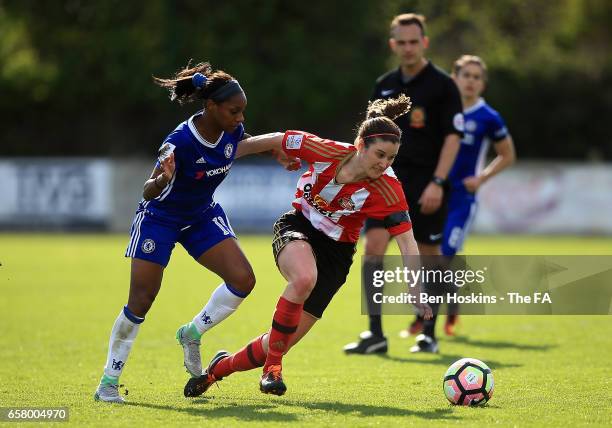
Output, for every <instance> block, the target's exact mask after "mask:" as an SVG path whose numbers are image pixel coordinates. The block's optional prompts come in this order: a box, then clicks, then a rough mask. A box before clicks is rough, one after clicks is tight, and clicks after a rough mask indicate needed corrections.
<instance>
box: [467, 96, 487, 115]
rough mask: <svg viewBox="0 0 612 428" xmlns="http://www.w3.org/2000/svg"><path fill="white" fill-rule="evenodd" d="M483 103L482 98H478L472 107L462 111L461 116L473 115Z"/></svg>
mask: <svg viewBox="0 0 612 428" xmlns="http://www.w3.org/2000/svg"><path fill="white" fill-rule="evenodd" d="M484 103H485V100H484V98H478V101H476V104H474V105H473V106H472V107H470V108H467V109H465V110H463V114H470V113H474V112H475V111H476V110H478V109H479V108H480V107H482V106H483V105H484Z"/></svg>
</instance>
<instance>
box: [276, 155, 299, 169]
mask: <svg viewBox="0 0 612 428" xmlns="http://www.w3.org/2000/svg"><path fill="white" fill-rule="evenodd" d="M272 156H274V159H276V161H277V162H278V163H279V164H281V165H282V166H283V168H285V169H286V170H287V171H296V170H298V169H300V168H301V167H302V161H301V160H300V159H298V158H296V157H293V156H288V155H287V153H285V151H284V150H273V151H272Z"/></svg>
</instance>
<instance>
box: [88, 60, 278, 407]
mask: <svg viewBox="0 0 612 428" xmlns="http://www.w3.org/2000/svg"><path fill="white" fill-rule="evenodd" d="M154 81H155V83H156V84H157V85H159V86H161V87H164V88H167V89H168V90H169V91H170V99H171V100H172V101H178V102H179V103H181V104H183V103H185V102H191V101H203V103H204V108H203V110H200V111H198V112H197V113H195V114H194V115H193V116H191V117H190V118H189V119H187V120H186V121H184V122H182V123H181V124H179V125H178V126H177V127H176V129H175V130H174V131H172V132H171V133H170V134H169V135H168V136H167V137H166V139H165V140H164V142H163V143H162V145H161V148H160V149H159V158H158V161H157V163H156V165H155V168H154V169H153V172H152V174H151V177H150V178H149V179H148V180H147V181H146V182H145V184H144V191H143V199H142V200H141V201H140V204H139V206H138V209H137V211H136V216H135V218H134V222H133V224H132V229H131V238H130V242H129V244H128V247H127V250H126V253H125V256H126V257H131V258H132V264H131V280H130V292H129V298H128V302H127V305H125V306H124V307H123V309H122V310H121V312H120V313H119V316H118V317H117V319H116V321H115V324H114V326H113V329H112V331H111V336H110V341H109V350H108V357H107V360H106V366H105V367H104V374H103V376H102V379H101V380H100V384H99V386H98V389H97V390H96V393H95V395H94V398H95V399H96V400H101V401H107V402H123V401H124V399H123V397H121V396H120V395H119V391H118V379H119V376H120V375H121V372H122V371H123V368H124V365H125V362H126V361H127V358H128V355H129V353H130V350H131V348H132V344H133V342H134V339H135V338H136V335H137V333H138V329H139V327H140V324H142V322H143V321H144V319H145V315H146V314H147V312H148V311H149V309H150V307H151V305H152V303H153V301H154V300H155V297H156V296H157V293H158V292H159V289H160V287H161V281H162V276H163V272H164V268H165V267H166V265H167V264H168V261H169V259H170V255H171V253H172V250H173V248H174V245H175V244H176V243H177V242H179V243H181V245H183V247H184V248H185V249H186V250H187V252H188V253H189V254H190V255H191V256H192V257H193V258H194V259H195V260H196V261H197V262H198V263H199V264H201V265H202V266H204V267H206V268H207V269H209V270H211V271H212V272H214V273H216V274H217V275H219V276H220V277H221V278H222V279H223V281H224V282H223V283H222V284H221V285H219V286H218V287H217V288H216V289H215V290H214V292H213V293H212V295H211V297H210V299H209V301H208V303H206V305H205V306H204V307H203V308H202V310H201V311H200V312H199V313H198V314H197V315H196V316H195V317H194V318H193V320H192V321H191V322H189V323H187V324H185V325H184V326H182V327H180V328H179V330H178V331H177V335H176V337H177V340H178V341H179V343H180V344H181V345H182V347H183V351H184V364H185V367H186V368H187V371H188V372H189V374H190V375H191V376H192V377H197V376H200V375H201V374H202V362H201V359H200V349H199V346H200V337H201V336H202V334H203V333H204V332H206V331H207V330H209V329H211V328H212V327H214V326H215V325H217V324H219V323H220V322H222V321H223V320H224V319H225V318H227V317H228V316H229V315H231V314H232V313H233V312H234V311H235V310H236V309H237V308H238V306H239V305H240V303H242V301H243V300H244V299H245V297H246V296H248V294H249V293H250V291H251V290H252V289H253V287H254V285H255V276H254V274H253V270H252V268H251V265H250V264H249V262H248V260H247V259H246V257H245V255H244V253H243V252H242V250H241V249H240V247H239V245H238V242H237V240H236V236H235V235H234V232H233V230H232V228H231V226H230V223H229V221H228V219H227V217H226V215H225V213H224V212H223V209H222V208H221V206H220V205H219V204H217V203H216V202H215V201H214V200H213V194H214V192H215V189H216V188H217V186H219V184H221V182H222V181H223V179H224V178H225V177H226V176H227V174H228V172H229V170H230V168H231V166H232V163H233V162H234V159H235V158H236V157H240V155H241V153H240V150H241V149H240V141H241V140H243V139H245V138H247V137H248V135H247V134H245V132H244V127H243V125H242V122H243V121H244V110H245V107H246V105H247V99H246V96H245V93H244V91H243V90H242V88H241V87H240V84H239V83H238V81H236V80H235V79H234V78H233V77H232V76H230V75H229V74H227V73H225V72H223V71H220V70H217V71H214V72H213V70H212V68H211V66H210V64H208V63H200V64H197V65H195V66H194V67H189V66H188V67H187V68H185V69H183V70H180V71H179V72H178V73H176V75H175V76H174V78H172V79H158V78H154ZM280 156H281V158H280V159H279V162H280V163H281V164H283V161H286V160H287V159H288V158H287V157H283V155H282V154H281V155H280ZM285 165H287V163H285Z"/></svg>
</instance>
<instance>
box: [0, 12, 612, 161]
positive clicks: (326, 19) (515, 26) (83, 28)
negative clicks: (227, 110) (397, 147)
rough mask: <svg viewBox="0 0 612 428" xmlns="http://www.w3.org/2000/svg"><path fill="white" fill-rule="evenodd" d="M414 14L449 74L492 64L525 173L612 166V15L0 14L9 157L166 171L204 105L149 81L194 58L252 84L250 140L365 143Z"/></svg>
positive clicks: (3, 138)
mask: <svg viewBox="0 0 612 428" xmlns="http://www.w3.org/2000/svg"><path fill="white" fill-rule="evenodd" d="M404 12H418V13H422V14H424V15H426V16H427V19H428V35H429V37H430V39H431V44H430V49H429V51H428V57H429V58H430V59H432V61H433V62H434V63H435V64H436V65H438V66H440V67H442V68H444V69H445V70H450V67H451V64H452V62H453V61H454V60H455V59H456V58H457V57H458V56H459V55H461V54H464V53H470V54H476V55H480V56H482V57H483V58H484V60H485V61H486V62H487V63H488V66H489V85H488V89H487V91H486V93H485V96H486V98H487V100H488V101H489V102H490V103H491V104H492V105H493V106H494V107H495V108H496V109H497V110H498V111H500V112H501V113H502V115H503V116H504V117H505V119H506V121H507V122H508V126H509V128H510V131H511V133H512V134H513V136H514V139H515V143H516V145H517V151H518V154H519V156H520V157H521V158H522V159H525V158H540V159H574V160H592V161H597V160H606V161H610V160H612V136H611V135H612V133H611V132H610V127H609V126H608V124H607V121H608V120H610V118H611V117H612V55H610V50H609V46H610V44H611V42H612V37H611V34H610V33H611V31H610V28H611V26H610V22H612V2H611V1H609V0H554V1H553V0H550V1H549V0H412V1H400V0H379V1H375V0H352V1H318V0H317V1H308V2H304V1H293V0H259V1H256V0H244V1H220V0H217V1H210V0H190V1H187V0H184V1H173V0H148V1H135V2H126V1H123V0H90V1H86V0H54V1H53V0H19V1H17V0H15V1H4V0H0V124H1V125H0V143H1V147H2V149H1V151H0V155H1V156H49V155H61V156H142V155H146V156H153V153H155V150H156V149H157V147H158V145H159V144H160V142H161V140H162V139H163V138H164V137H165V136H166V135H167V134H168V132H169V131H171V130H172V129H173V128H174V127H175V126H176V124H178V123H179V122H180V121H182V120H184V119H185V118H186V117H187V116H188V115H189V114H190V113H191V112H193V111H194V110H196V109H198V108H199V106H197V105H188V106H186V107H180V106H178V105H176V104H173V103H170V101H169V100H168V94H167V93H166V92H165V91H164V90H163V89H161V88H159V87H157V86H155V85H154V84H153V83H152V81H151V76H152V75H155V76H160V77H165V76H170V75H172V74H173V73H174V72H175V71H176V70H178V69H179V68H182V67H183V66H185V65H186V64H187V61H188V60H189V59H193V60H194V61H195V62H199V61H210V62H211V63H212V65H213V67H214V68H220V69H223V70H225V71H227V72H229V73H230V74H232V75H234V76H235V77H236V78H238V79H239V80H240V82H241V84H242V86H243V87H244V88H245V90H246V92H247V97H248V100H249V105H248V107H247V111H246V128H247V131H248V132H249V133H251V134H257V133H262V132H270V131H275V130H284V129H290V128H293V129H304V130H308V131H311V132H314V133H317V134H320V135H322V136H325V137H329V138H334V139H339V140H343V141H352V139H353V135H354V130H355V128H356V125H357V123H358V122H359V121H360V120H361V119H362V118H363V114H364V111H365V106H366V102H367V99H368V98H369V96H370V93H371V90H372V88H373V83H374V79H375V78H376V77H377V76H379V75H380V74H382V73H383V72H385V71H387V70H388V69H390V68H392V67H395V66H396V63H395V61H394V58H393V57H392V55H391V54H390V52H389V49H388V46H387V40H388V37H389V34H388V26H389V22H390V20H391V18H392V17H393V16H394V15H396V14H398V13H404Z"/></svg>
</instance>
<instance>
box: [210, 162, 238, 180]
mask: <svg viewBox="0 0 612 428" xmlns="http://www.w3.org/2000/svg"><path fill="white" fill-rule="evenodd" d="M231 167H232V164H231V163H228V164H227V165H225V166H222V167H221V168H215V169H211V170H210V171H206V176H207V177H212V176H214V175H219V174H225V173H226V172H227V171H229V169H230V168H231Z"/></svg>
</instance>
